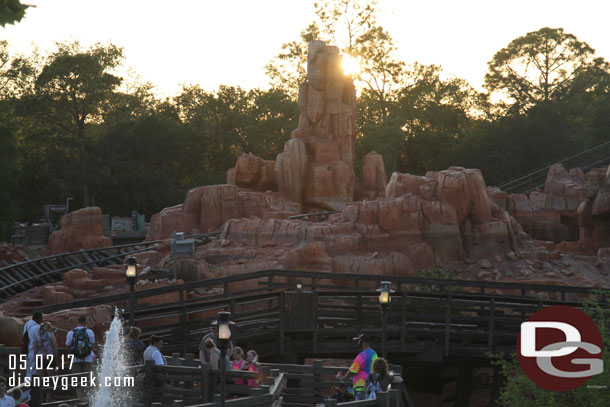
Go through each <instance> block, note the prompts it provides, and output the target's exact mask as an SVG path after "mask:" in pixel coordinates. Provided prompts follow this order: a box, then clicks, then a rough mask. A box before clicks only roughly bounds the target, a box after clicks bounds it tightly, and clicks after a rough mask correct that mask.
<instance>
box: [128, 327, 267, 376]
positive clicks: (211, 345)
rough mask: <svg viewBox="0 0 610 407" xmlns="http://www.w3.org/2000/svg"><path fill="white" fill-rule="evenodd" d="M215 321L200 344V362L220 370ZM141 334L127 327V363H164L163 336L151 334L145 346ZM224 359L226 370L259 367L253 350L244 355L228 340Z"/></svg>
mask: <svg viewBox="0 0 610 407" xmlns="http://www.w3.org/2000/svg"><path fill="white" fill-rule="evenodd" d="M215 322H216V321H212V325H211V327H210V332H209V333H207V334H206V335H205V336H204V337H203V338H202V339H201V342H200V344H199V360H200V361H201V363H208V364H209V365H210V367H211V368H212V369H220V368H221V360H222V352H221V351H220V349H219V348H218V343H219V338H218V326H217V324H216V323H215ZM140 334H141V330H140V329H139V328H137V327H133V328H130V329H129V331H128V334H127V340H126V342H125V347H126V349H127V352H126V353H127V360H128V363H129V364H130V365H137V364H141V363H145V362H146V361H148V360H152V361H154V362H155V365H166V364H167V361H166V359H165V357H164V356H163V354H162V352H161V351H162V349H163V345H164V341H163V339H162V338H161V337H159V336H156V335H152V336H151V337H150V345H149V346H148V347H146V345H145V344H144V342H142V341H141V340H140V339H139V336H140ZM244 357H245V358H244ZM224 359H225V360H224V366H225V367H224V368H225V370H236V371H247V372H258V371H259V368H260V363H259V361H258V354H257V353H256V351H254V350H249V351H248V352H247V353H245V354H244V351H243V349H242V348H240V347H239V346H233V342H231V341H229V345H228V349H227V351H226V354H225V357H224ZM235 384H237V385H245V384H247V385H248V386H250V387H255V386H257V385H258V380H257V379H253V378H248V379H247V381H246V379H243V378H236V379H235Z"/></svg>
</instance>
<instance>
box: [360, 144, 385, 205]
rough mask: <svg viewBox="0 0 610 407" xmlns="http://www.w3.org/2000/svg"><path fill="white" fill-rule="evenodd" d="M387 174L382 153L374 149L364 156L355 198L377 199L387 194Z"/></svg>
mask: <svg viewBox="0 0 610 407" xmlns="http://www.w3.org/2000/svg"><path fill="white" fill-rule="evenodd" d="M386 182H387V176H386V173H385V165H384V163H383V157H382V156H381V154H377V153H376V152H374V151H372V152H370V153H368V154H367V155H365V156H364V157H362V170H361V173H360V180H359V182H358V184H357V185H356V191H355V196H354V197H355V199H356V200H363V199H369V200H371V199H376V198H381V197H384V196H385V188H386Z"/></svg>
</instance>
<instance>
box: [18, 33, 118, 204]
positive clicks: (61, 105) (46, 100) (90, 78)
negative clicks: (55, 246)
mask: <svg viewBox="0 0 610 407" xmlns="http://www.w3.org/2000/svg"><path fill="white" fill-rule="evenodd" d="M122 58H123V55H122V50H121V49H120V48H118V47H116V46H114V45H106V46H104V45H101V44H96V45H94V46H93V47H91V48H90V49H88V50H82V49H81V47H80V45H79V44H78V42H75V43H72V44H60V46H59V49H58V50H57V52H55V53H53V54H52V55H50V57H49V59H48V62H47V64H46V65H45V66H44V68H43V69H42V72H41V73H40V74H39V75H38V77H37V79H36V87H35V94H34V95H33V97H32V98H31V99H30V100H29V102H30V109H32V111H33V112H34V113H35V114H36V116H37V118H39V119H40V120H43V121H45V122H46V123H49V124H51V125H54V126H56V128H57V129H58V131H59V132H61V134H62V135H63V137H64V138H67V139H68V141H69V142H70V143H71V144H73V145H75V146H76V147H77V148H78V151H77V153H76V154H75V158H76V159H77V160H78V162H79V163H80V175H81V186H82V194H83V205H84V206H88V205H89V191H88V174H87V172H88V171H87V162H88V159H89V157H88V155H87V145H88V140H87V138H86V128H87V126H88V125H89V124H90V123H95V122H99V120H100V119H101V117H102V112H103V110H104V107H105V105H106V104H107V103H108V101H109V99H110V97H111V95H112V94H113V93H114V92H115V90H116V88H117V87H118V85H119V84H120V83H121V78H119V77H117V76H116V75H114V74H112V73H111V71H112V70H113V69H114V68H116V67H117V66H118V65H119V64H120V63H121V61H122Z"/></svg>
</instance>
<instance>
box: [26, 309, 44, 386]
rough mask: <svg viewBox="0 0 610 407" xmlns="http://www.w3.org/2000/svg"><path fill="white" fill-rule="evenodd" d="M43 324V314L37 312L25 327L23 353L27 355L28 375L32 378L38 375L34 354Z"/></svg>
mask: <svg viewBox="0 0 610 407" xmlns="http://www.w3.org/2000/svg"><path fill="white" fill-rule="evenodd" d="M41 323H42V313H40V312H35V313H34V314H33V315H32V319H30V320H29V321H28V322H26V323H25V325H24V326H23V337H22V339H21V353H23V354H27V361H26V375H27V377H32V375H33V374H34V373H36V363H35V362H36V361H35V357H36V353H35V352H34V346H35V344H36V341H37V340H38V334H39V332H40V324H41Z"/></svg>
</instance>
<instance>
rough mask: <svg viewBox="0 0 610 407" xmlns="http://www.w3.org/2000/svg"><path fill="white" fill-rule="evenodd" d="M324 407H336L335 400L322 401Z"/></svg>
mask: <svg viewBox="0 0 610 407" xmlns="http://www.w3.org/2000/svg"><path fill="white" fill-rule="evenodd" d="M324 407H337V399H324Z"/></svg>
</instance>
